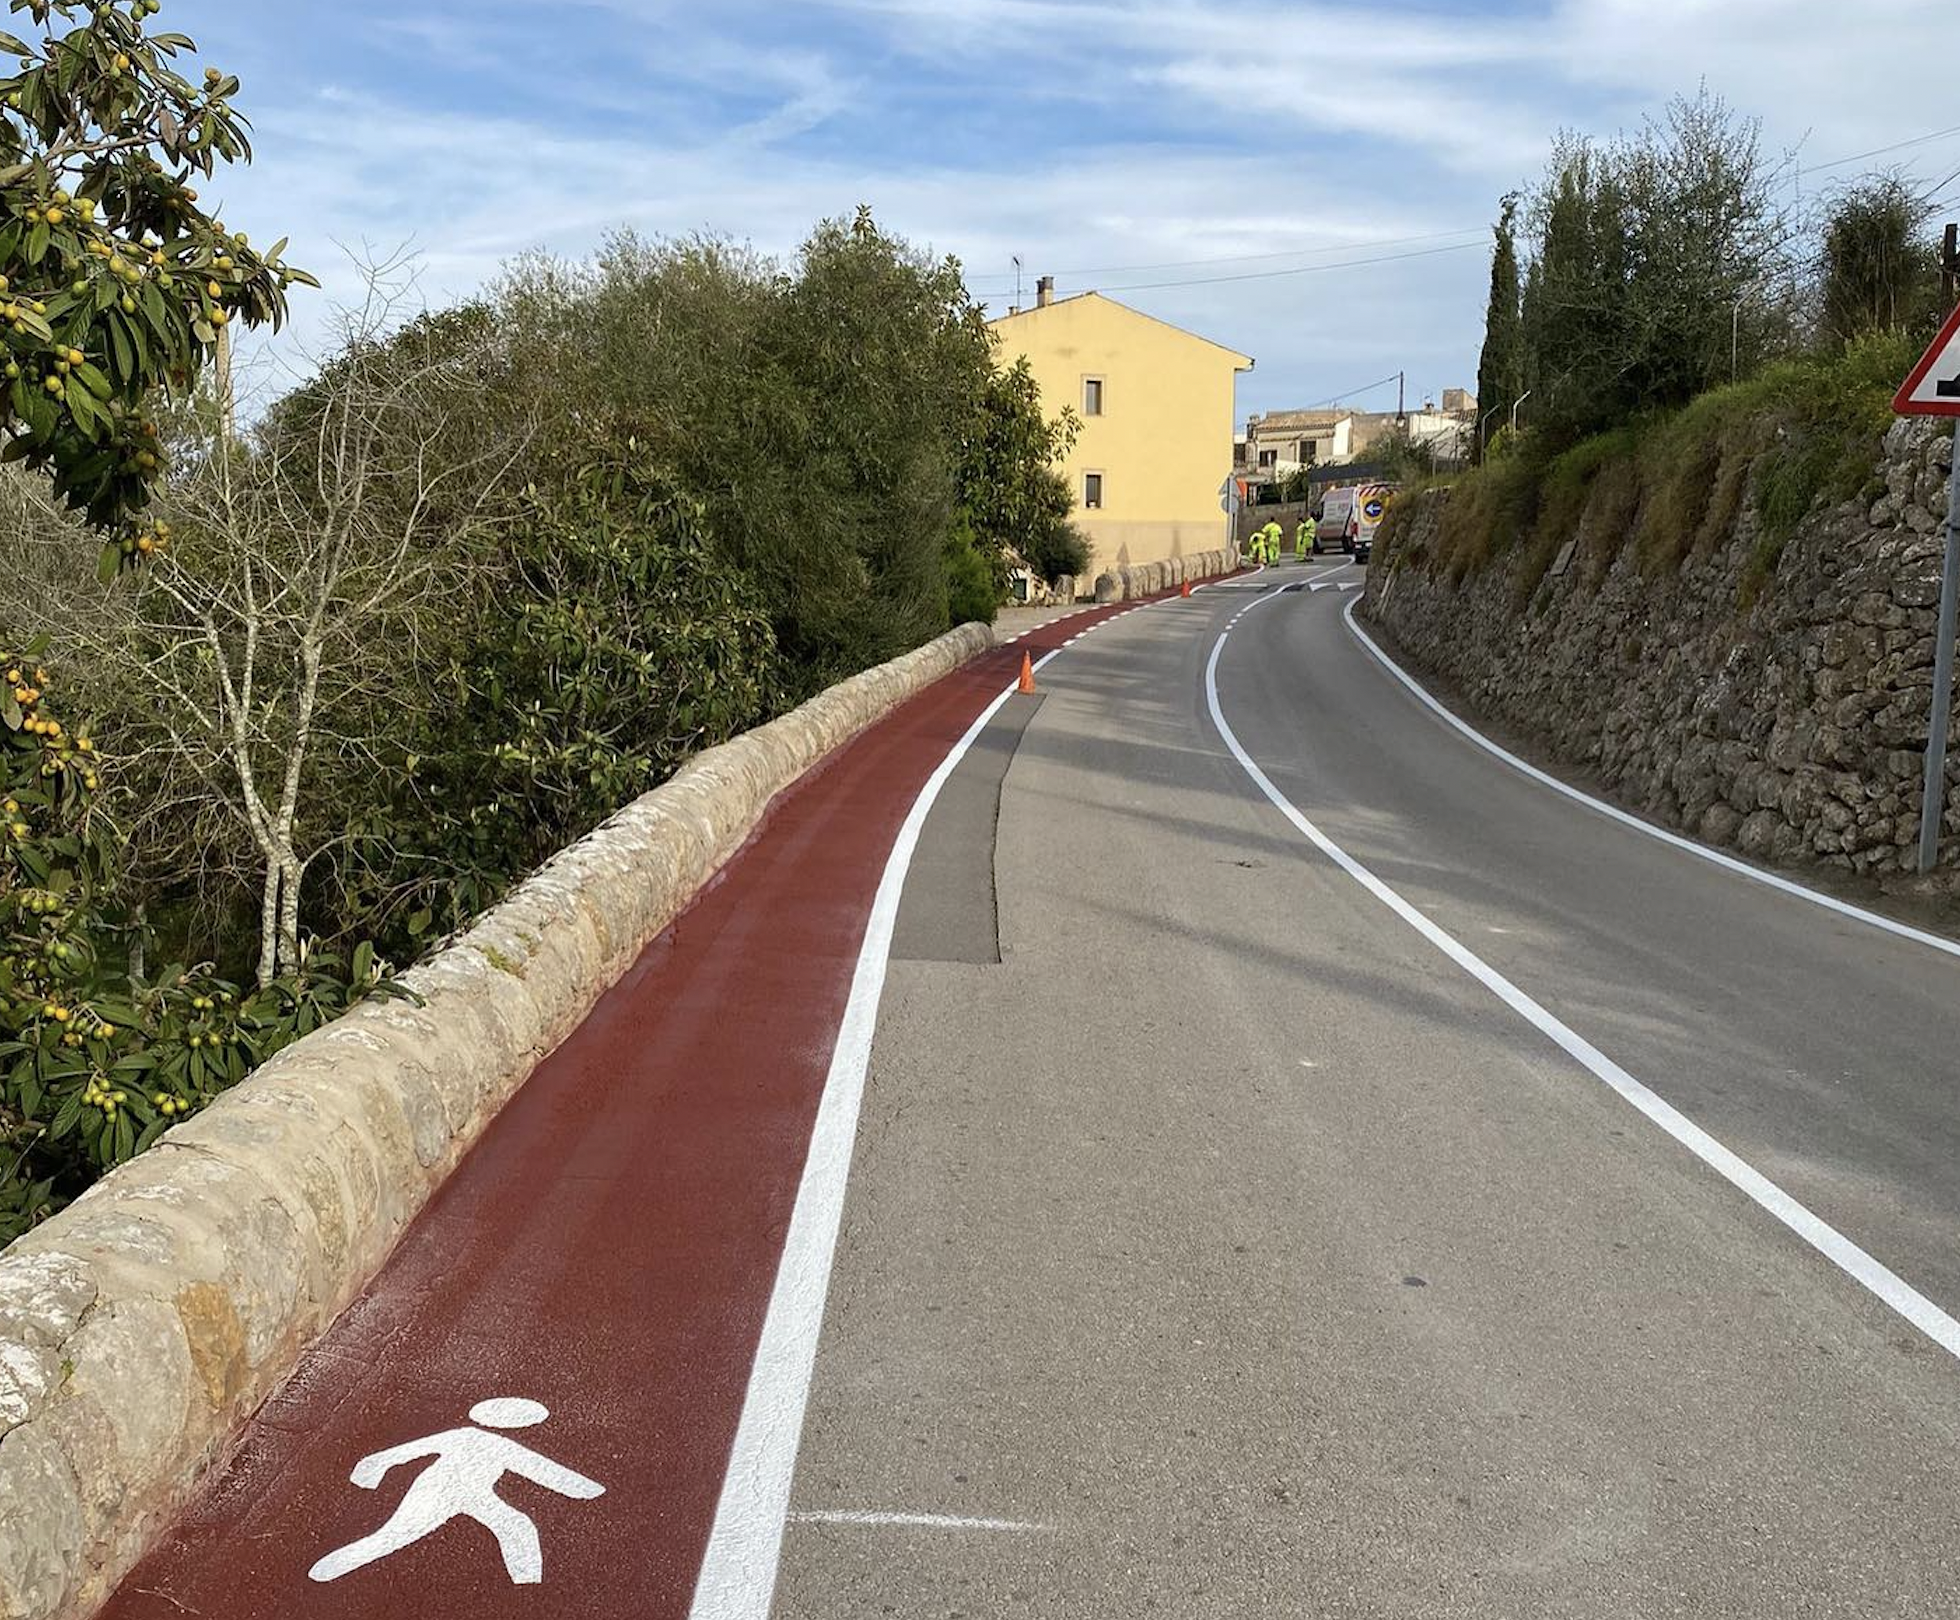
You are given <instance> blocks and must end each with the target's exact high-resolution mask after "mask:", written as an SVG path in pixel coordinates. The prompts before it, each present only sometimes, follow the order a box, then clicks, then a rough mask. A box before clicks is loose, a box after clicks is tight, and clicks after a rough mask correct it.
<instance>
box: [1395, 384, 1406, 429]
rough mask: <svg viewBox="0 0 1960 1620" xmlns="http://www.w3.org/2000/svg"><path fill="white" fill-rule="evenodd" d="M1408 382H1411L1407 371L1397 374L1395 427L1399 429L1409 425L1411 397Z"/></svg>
mask: <svg viewBox="0 0 1960 1620" xmlns="http://www.w3.org/2000/svg"><path fill="white" fill-rule="evenodd" d="M1408 380H1409V374H1408V373H1407V372H1406V371H1398V372H1396V374H1395V425H1396V426H1397V427H1399V428H1406V427H1407V426H1408V425H1409V412H1408V410H1407V406H1408V403H1409V395H1408V388H1407V383H1408Z"/></svg>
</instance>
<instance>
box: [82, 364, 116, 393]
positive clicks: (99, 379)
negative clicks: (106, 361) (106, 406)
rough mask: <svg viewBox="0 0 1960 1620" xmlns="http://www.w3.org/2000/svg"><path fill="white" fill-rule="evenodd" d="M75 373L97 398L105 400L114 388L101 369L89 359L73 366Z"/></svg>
mask: <svg viewBox="0 0 1960 1620" xmlns="http://www.w3.org/2000/svg"><path fill="white" fill-rule="evenodd" d="M75 375H76V376H77V377H79V378H81V379H82V383H83V385H84V386H85V387H86V388H87V389H88V391H89V392H90V393H91V394H93V395H94V396H95V397H96V398H97V399H101V400H106V399H108V397H109V396H110V395H111V394H113V393H114V392H115V391H116V390H115V387H114V385H113V384H111V383H110V381H109V379H108V378H107V377H105V376H104V375H103V374H102V372H101V370H100V369H99V368H97V367H96V366H95V365H94V364H93V363H92V362H90V361H86V360H85V361H83V362H82V363H81V364H80V365H79V366H77V367H76V368H75Z"/></svg>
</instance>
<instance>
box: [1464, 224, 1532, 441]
mask: <svg viewBox="0 0 1960 1620" xmlns="http://www.w3.org/2000/svg"><path fill="white" fill-rule="evenodd" d="M1517 213H1518V194H1517V193H1516V192H1515V191H1514V192H1511V193H1509V194H1508V195H1506V196H1505V198H1504V201H1503V205H1502V209H1501V211H1500V212H1499V214H1498V216H1497V224H1496V226H1495V227H1494V228H1493V229H1494V233H1495V235H1496V238H1497V243H1496V248H1495V250H1494V251H1493V252H1492V254H1491V259H1490V305H1489V307H1488V309H1486V311H1485V313H1484V352H1483V357H1482V359H1481V360H1479V362H1478V364H1477V408H1478V410H1479V411H1480V412H1483V411H1492V410H1499V409H1503V408H1507V407H1508V406H1509V404H1510V402H1511V401H1512V400H1514V399H1516V398H1517V397H1518V395H1519V393H1521V392H1522V391H1523V386H1522V378H1523V376H1524V334H1523V326H1522V322H1521V319H1520V314H1519V295H1518V244H1517ZM1475 448H1476V454H1477V457H1478V459H1479V460H1481V459H1482V458H1483V449H1484V447H1483V441H1482V438H1481V436H1480V437H1479V439H1478V442H1477V445H1476V447H1475Z"/></svg>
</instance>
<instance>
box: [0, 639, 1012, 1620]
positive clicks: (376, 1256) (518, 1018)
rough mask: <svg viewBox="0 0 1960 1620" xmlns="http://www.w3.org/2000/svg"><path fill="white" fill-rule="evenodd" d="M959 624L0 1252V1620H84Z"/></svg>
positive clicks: (688, 777)
mask: <svg viewBox="0 0 1960 1620" xmlns="http://www.w3.org/2000/svg"><path fill="white" fill-rule="evenodd" d="M993 644H994V638H993V634H992V632H991V631H990V630H988V629H987V628H986V627H985V626H983V625H967V626H965V627H964V628H962V629H960V630H956V631H954V632H953V633H952V634H950V635H947V636H942V637H941V638H940V639H939V640H937V641H935V642H933V643H931V644H930V645H928V646H925V647H922V648H920V649H919V650H918V651H916V652H913V653H910V654H908V655H906V656H905V657H903V658H900V659H897V660H895V661H894V662H892V663H889V664H885V665H882V666H881V667H879V668H877V669H873V670H868V671H866V672H865V673H864V674H861V675H857V676H854V677H853V678H852V679H850V680H848V681H845V682H843V683H842V684H841V685H838V686H834V687H832V688H830V689H829V690H828V691H826V692H823V693H821V694H820V695H819V696H817V697H816V698H813V699H812V700H811V701H810V702H808V703H806V704H804V705H803V706H802V707H801V708H799V709H797V710H795V711H794V712H792V713H790V714H787V715H785V716H783V717H782V718H781V719H778V720H774V721H771V722H770V723H769V724H768V725H765V726H761V727H759V728H757V729H756V730H754V731H751V732H748V733H746V734H745V735H743V736H741V737H738V738H736V739H735V740H734V741H732V742H729V743H725V744H723V745H722V746H720V747H717V748H711V749H708V750H707V751H705V752H704V753H702V754H700V755H699V756H698V757H696V758H695V759H693V760H692V761H690V762H689V763H688V764H687V765H686V766H684V767H683V768H682V769H681V770H680V771H679V772H678V773H677V774H676V775H675V776H674V777H673V779H672V780H671V781H669V782H667V783H665V784H663V785H662V786H660V787H658V788H656V789H654V790H653V791H652V792H651V793H648V794H646V795H645V796H644V797H642V798H640V799H638V800H636V801H635V802H634V803H633V804H631V805H629V806H627V807H626V808H625V809H624V810H622V811H621V812H620V813H619V814H618V815H616V816H614V817H613V818H612V820H610V821H608V822H607V823H606V824H605V825H604V826H603V827H601V828H599V830H598V831H596V832H594V833H592V834H591V835H590V836H589V837H587V838H584V839H581V840H580V841H579V842H578V843H577V844H574V845H573V846H572V847H571V848H569V849H567V850H565V851H564V852H562V853H561V854H559V855H558V856H556V857H554V858H553V859H552V860H551V861H550V862H549V863H548V864H546V865H545V866H544V867H543V868H541V869H540V870H539V871H538V872H537V873H536V874H534V875H533V876H532V877H531V878H529V879H528V880H527V881H526V882H525V883H524V884H522V885H521V886H520V887H519V888H518V889H517V890H516V891H515V892H514V893H513V894H512V895H511V896H510V898H509V899H508V900H506V901H505V902H504V903H503V904H501V905H499V906H497V907H496V908H495V909H494V910H492V911H490V912H489V913H488V914H487V915H485V916H484V917H483V918H482V919H481V920H480V921H479V922H478V923H477V924H476V926H475V927H473V928H472V929H471V930H470V931H469V932H468V933H467V934H465V935H464V936H463V937H462V938H461V939H459V940H457V941H456V942H455V943H454V944H453V945H451V946H449V947H448V948H446V949H445V950H443V951H441V952H440V953H439V954H438V955H436V956H435V957H433V958H432V959H431V960H429V961H428V962H426V963H424V964H422V965H421V966H419V967H416V968H414V969H412V970H411V971H410V972H409V973H407V974H406V975H404V982H405V983H406V984H407V985H408V987H409V988H410V989H412V990H413V991H414V992H415V993H416V996H417V998H418V1002H419V1004H418V1003H415V1002H408V1001H375V1002H370V1003H367V1004H365V1005H363V1006H360V1007H357V1008H355V1009H354V1010H353V1011H352V1012H350V1013H348V1014H347V1015H346V1016H345V1017H343V1018H340V1019H337V1020H336V1021H335V1022H333V1023H332V1024H330V1025H328V1026H327V1027H325V1028H324V1029H321V1030H318V1031H316V1032H315V1033H314V1034H312V1035H310V1036H308V1037H307V1038H306V1039H304V1040H302V1041H300V1042H298V1043H296V1044H295V1045H293V1046H291V1047H289V1048H287V1049H286V1050H285V1051H284V1052H282V1053H280V1054H279V1055H278V1056H277V1057H275V1058H273V1059H272V1060H271V1061H270V1062H269V1063H267V1064H266V1065H265V1066H264V1067H263V1068H261V1069H260V1070H258V1072H257V1073H255V1074H254V1075H252V1076H251V1077H250V1078H249V1079H247V1080H246V1081H245V1082H244V1084H242V1085H240V1086H239V1087H237V1088H236V1089H235V1090H233V1091H230V1092H228V1093H226V1094H225V1095H224V1096H223V1097H221V1098H219V1099H218V1100H217V1101H216V1102H214V1103H213V1104H212V1105H211V1106H210V1107H209V1108H208V1109H206V1110H205V1111H204V1112H203V1113H202V1114H200V1115H198V1116H197V1117H196V1118H194V1119H191V1120H188V1121H186V1122H185V1123H184V1124H182V1125H179V1126H177V1127H176V1128H175V1129H173V1130H171V1131H170V1132H168V1133H167V1134H166V1135H164V1136H163V1137H162V1138H161V1140H159V1141H158V1142H157V1144H156V1145H155V1146H154V1147H152V1148H151V1149H150V1150H149V1151H148V1152H146V1153H143V1154H140V1155H138V1156H137V1157H136V1158H135V1159H133V1160H132V1161H130V1163H128V1164H126V1165H124V1166H122V1167H121V1168H119V1169H117V1170H116V1171H114V1172H112V1173H111V1174H110V1175H108V1176H106V1177H104V1178H103V1180H102V1181H101V1182H99V1183H98V1184H97V1185H96V1186H95V1187H93V1188H91V1189H90V1190H89V1191H88V1192H87V1193H85V1194H84V1195H83V1196H82V1197H81V1198H79V1199H77V1200H76V1201H75V1203H74V1204H73V1205H71V1206H70V1207H69V1208H68V1209H66V1210H64V1211H63V1212H62V1213H60V1214H58V1215H56V1216H55V1217H53V1218H52V1219H51V1220H49V1221H47V1222H46V1223H45V1224H43V1225H41V1226H39V1227H37V1228H35V1229H34V1230H33V1231H32V1232H30V1233H28V1234H27V1235H26V1236H25V1237H23V1238H22V1239H20V1240H19V1241H18V1242H17V1243H15V1244H14V1245H13V1246H12V1247H11V1248H9V1249H8V1250H7V1251H6V1253H5V1254H4V1255H0V1620H68V1617H79V1616H82V1615H86V1614H88V1613H89V1612H90V1611H91V1610H93V1609H94V1608H95V1607H96V1606H97V1605H98V1604H99V1603H100V1602H101V1601H102V1599H103V1598H104V1597H105V1596H106V1595H107V1594H108V1592H109V1591H110V1590H111V1589H112V1588H113V1586H114V1584H115V1582H116V1581H117V1580H118V1579H119V1578H120V1577H121V1576H122V1574H123V1573H124V1572H125V1571H126V1570H127V1569H128V1568H129V1567H130V1566H131V1564H133V1563H134V1562H135V1560H136V1558H137V1557H138V1555H139V1554H140V1553H141V1552H142V1551H143V1549H144V1548H145V1546H146V1545H147V1544H148V1543H149V1541H150V1540H151V1539H152V1538H153V1536H154V1535H155V1534H156V1533H157V1531H158V1530H159V1529H160V1528H162V1526H163V1525H164V1524H165V1523H167V1522H168V1519H169V1517H170V1516H171V1514H172V1513H174V1512H175V1510H176V1509H177V1508H178V1507H179V1506H180V1504H181V1503H182V1502H183V1500H184V1499H185V1497H186V1495H187V1494H188V1492H189V1490H190V1487H191V1486H192V1484H193V1483H194V1481H195V1480H196V1478H197V1476H198V1474H199V1472H200V1471H201V1470H202V1469H203V1468H204V1467H206V1466H207V1465H208V1464H209V1463H210V1462H212V1461H213V1460H214V1459H215V1458H216V1457H217V1456H218V1455H219V1454H220V1453H221V1451H222V1449H223V1447H224V1445H225V1443H226V1441H227V1440H228V1438H229V1437H230V1436H231V1434H232V1433H233V1432H234V1430H235V1429H236V1428H237V1426H238V1425H239V1423H240V1422H242V1421H243V1419H245V1418H246V1417H248V1416H249V1415H250V1414H251V1413H252V1412H253V1411H254V1410H256V1409H257V1407H258V1406H259V1405H260V1404H261V1403H262V1402H263V1401H264V1400H265V1399H266V1398H267V1396H269V1395H270V1394H272V1392H273V1391H274V1390H275V1389H277V1388H278V1386H279V1385H280V1384H281V1383H282V1382H283V1381H284V1380H285V1378H286V1376H287V1374H288V1373H289V1372H290V1371H291V1370H292V1368H293V1366H294V1364H295V1363H296V1361H297V1359H298V1356H299V1354H300V1351H301V1350H302V1349H303V1348H304V1347H305V1345H306V1344H307V1343H309V1342H310V1341H311V1340H313V1339H314V1338H316V1337H317V1336H318V1335H319V1334H320V1333H321V1332H322V1331H323V1330H324V1329H325V1328H326V1327H327V1326H328V1324H330V1323H331V1322H332V1321H333V1319H334V1318H335V1317H336V1316H337V1315H338V1314H339V1313H340V1312H341V1311H342V1310H343V1309H344V1308H345V1307H346V1306H347V1305H348V1304H349V1303H350V1302H351V1301H352V1300H353V1299H354V1297H355V1296H356V1295H357V1294H358V1293H359V1291H360V1290H361V1288H362V1287H364V1286H365V1285H366V1283H367V1282H368V1280H369V1279H370V1278H372V1277H373V1276H374V1274H375V1273H376V1272H377V1271H378V1270H379V1269H380V1267H381V1265H382V1262H383V1261H384V1260H386V1259H387V1257H388V1254H389V1252H390V1251H391V1250H392V1249H393V1247H394V1245H395V1242H396V1240H397V1239H398V1238H399V1237H400V1236H401V1234H402V1232H403V1231H404V1229H405V1228H406V1227H407V1225H408V1223H409V1222H410V1221H411V1220H412V1219H414V1217H415V1215H416V1213H417V1212H418V1211H419V1210H420V1209H421V1208H422V1206H423V1204H424V1203H425V1202H426V1201H427V1200H428V1198H429V1196H430V1195H431V1194H432V1193H433V1192H434V1190H435V1189H436V1188H437V1187H438V1186H439V1185H440V1184H441V1182H442V1180H443V1178H444V1177H445V1176H447V1175H448V1174H449V1172H450V1171H451V1170H452V1169H454V1168H455V1166H456V1164H457V1162H458V1161H459V1160H460V1159H461V1158H462V1156H463V1154H464V1153H465V1152H467V1151H468V1149H469V1147H470V1146H471V1144H472V1143H473V1142H474V1141H475V1140H476V1139H477V1137H478V1136H479V1135H480V1134H481V1133H482V1131H483V1129H484V1128H485V1126H487V1125H488V1124H489V1122H490V1120H491V1119H492V1118H493V1117H494V1116H495V1114H496V1113H497V1111H498V1109H499V1108H500V1107H502V1105H503V1104H504V1102H505V1101H506V1100H507V1099H508V1098H509V1097H510V1096H511V1094H512V1093H513V1092H515V1091H516V1090H517V1088H518V1087H519V1086H521V1085H522V1084H523V1083H524V1081H525V1080H526V1079H527V1078H528V1077H529V1076H530V1074H531V1072H532V1071H533V1069H535V1068H536V1067H537V1065H538V1064H539V1062H541V1061H542V1060H543V1058H544V1057H545V1056H546V1055H547V1054H548V1053H549V1052H550V1051H551V1050H552V1049H553V1048H554V1047H555V1046H557V1045H558V1043H559V1042H560V1041H562V1040H563V1039H564V1038H565V1037H566V1036H567V1035H568V1034H570V1033H571V1031H572V1030H573V1029H575V1028H576V1027H577V1026H578V1024H579V1023H580V1022H581V1021H582V1020H583V1019H584V1017H585V1016H586V1014H587V1013H588V1012H589V1011H590V1010H591V1008H592V1006H593V1004H594V1003H595V1002H596V1001H597V1000H598V999H599V997H600V996H601V995H603V994H604V993H605V991H606V990H607V989H609V988H610V987H611V986H612V985H613V984H614V982H615V981H617V980H618V979H619V978H620V976H621V975H622V974H624V973H625V972H626V970H627V969H628V968H629V967H630V966H631V965H632V964H633V962H634V961H635V959H636V958H637V957H638V956H639V954H640V952H641V951H642V950H643V949H644V948H645V947H646V945H647V944H648V942H649V941H651V940H652V939H653V938H654V937H655V936H656V935H658V934H659V933H660V932H661V931H662V930H663V929H664V928H666V926H667V925H668V923H670V922H671V921H672V920H673V919H674V918H675V917H676V916H677V915H678V914H679V913H680V912H681V910H682V909H683V908H684V907H685V906H686V905H687V904H688V902H689V901H690V900H691V899H693V897H694V895H695V893H696V892H697V891H698V890H699V889H700V888H701V886H702V885H703V884H704V883H706V882H707V880H708V879H709V878H710V877H712V876H713V875H714V873H715V872H716V871H717V870H719V869H720V867H721V865H722V864H723V863H724V862H725V861H726V860H727V859H728V858H729V857H730V856H731V855H732V854H734V852H735V851H736V850H737V849H739V848H740V847H741V845H742V843H743V841H744V840H745V839H747V837H748V836H749V834H750V833H751V832H752V831H753V830H754V829H755V827H756V826H757V824H758V823H759V822H760V820H761V819H762V816H763V814H764V812H765V811H766V810H767V808H768V805H769V803H770V801H771V800H772V799H773V798H774V797H775V796H776V795H777V794H778V793H780V792H782V791H783V789H785V788H787V787H789V786H790V785H791V784H792V783H794V782H795V781H796V780H797V778H798V777H800V776H801V775H802V774H803V773H804V772H805V771H807V770H808V769H809V768H810V767H811V766H812V765H814V764H815V763H816V762H817V761H818V760H820V759H821V758H823V756H824V755H826V754H828V753H830V752H831V751H832V750H834V749H836V748H838V747H840V746H841V745H842V744H844V743H846V742H848V741H850V740H851V739H852V738H853V737H855V736H856V735H857V734H858V733H860V732H862V731H863V730H865V729H866V728H867V727H869V726H870V725H872V724H873V723H874V722H876V721H877V720H879V719H880V718H882V717H883V716H884V715H885V714H886V713H888V712H889V711H890V710H891V709H893V708H894V707H896V706H897V705H898V704H900V703H902V702H904V701H905V700H906V699H908V698H910V697H912V696H913V695H915V694H916V693H918V692H920V691H922V690H923V689H924V688H926V687H927V686H929V685H931V684H932V683H933V682H934V681H936V680H938V679H940V678H941V677H942V676H944V675H946V674H948V673H950V672H951V671H952V670H954V669H956V668H958V667H959V666H960V665H961V664H963V663H965V662H966V661H967V660H969V659H971V658H973V657H975V656H977V655H978V654H980V653H981V652H983V651H985V650H986V649H988V648H989V647H991V646H993Z"/></svg>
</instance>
